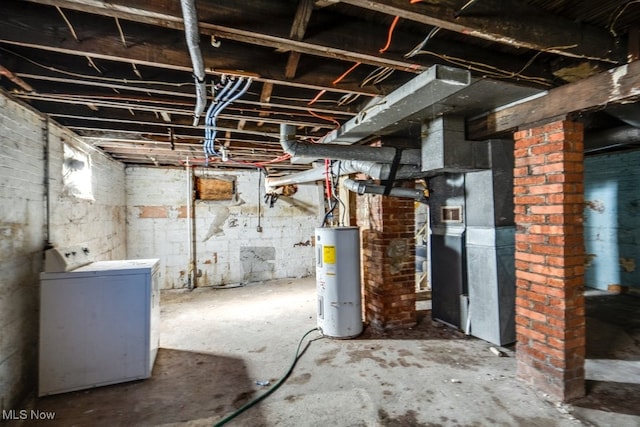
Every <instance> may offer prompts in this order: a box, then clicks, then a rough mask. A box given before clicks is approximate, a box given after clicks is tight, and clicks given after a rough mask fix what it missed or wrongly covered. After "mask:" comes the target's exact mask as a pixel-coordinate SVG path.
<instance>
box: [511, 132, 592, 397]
mask: <svg viewBox="0 0 640 427" xmlns="http://www.w3.org/2000/svg"><path fill="white" fill-rule="evenodd" d="M514 138H515V169H514V195H515V196H514V202H515V222H516V253H515V267H516V338H517V347H516V358H517V375H518V377H519V378H520V379H522V380H524V381H526V382H528V383H530V384H532V385H533V386H535V387H536V388H538V389H540V390H543V391H545V392H547V393H549V394H551V395H553V396H554V397H556V398H558V399H561V400H565V401H567V400H571V399H573V398H577V397H581V396H583V395H584V392H585V389H584V385H585V384H584V357H585V345H586V343H585V311H584V293H583V288H584V259H585V249H584V236H583V224H582V212H583V209H584V183H583V181H584V179H583V171H584V164H583V129H582V125H581V124H579V123H573V122H569V121H558V122H554V123H551V124H548V125H545V126H540V127H537V128H534V129H529V130H525V131H520V132H517V133H516V134H515V136H514Z"/></svg>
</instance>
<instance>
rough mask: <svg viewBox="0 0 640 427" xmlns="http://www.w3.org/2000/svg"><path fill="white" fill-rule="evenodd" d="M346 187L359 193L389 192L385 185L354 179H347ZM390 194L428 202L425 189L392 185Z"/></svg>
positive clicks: (344, 183) (345, 181)
mask: <svg viewBox="0 0 640 427" xmlns="http://www.w3.org/2000/svg"><path fill="white" fill-rule="evenodd" d="M342 184H343V185H344V186H345V188H346V189H347V190H349V191H353V192H354V193H357V194H360V195H362V194H385V193H387V188H386V187H385V186H384V185H377V184H373V183H369V182H364V181H356V180H353V179H345V180H344V182H343V183H342ZM387 195H388V196H391V197H404V198H410V199H415V200H417V201H419V202H422V203H426V202H427V198H426V197H425V195H424V191H423V190H419V189H416V188H404V187H392V188H391V189H389V191H388V193H387Z"/></svg>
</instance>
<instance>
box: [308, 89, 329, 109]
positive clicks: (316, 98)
mask: <svg viewBox="0 0 640 427" xmlns="http://www.w3.org/2000/svg"><path fill="white" fill-rule="evenodd" d="M326 92H327V90H326V89H322V90H321V91H320V92H318V94H317V95H316V96H314V97H313V99H312V100H311V101H309V102H308V103H307V105H313V104H315V103H316V101H318V99H320V97H321V96H322V95H324V94H325V93H326Z"/></svg>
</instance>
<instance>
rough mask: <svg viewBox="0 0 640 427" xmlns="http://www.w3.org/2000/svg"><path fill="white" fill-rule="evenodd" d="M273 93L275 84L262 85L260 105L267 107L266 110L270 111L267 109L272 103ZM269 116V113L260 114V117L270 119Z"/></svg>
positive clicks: (262, 112)
mask: <svg viewBox="0 0 640 427" xmlns="http://www.w3.org/2000/svg"><path fill="white" fill-rule="evenodd" d="M272 92H273V84H272V83H265V84H263V85H262V92H260V103H261V104H263V105H265V107H264V108H265V110H268V109H269V107H267V105H269V103H270V102H271V93H272ZM268 116H269V112H268V111H261V112H260V117H268Z"/></svg>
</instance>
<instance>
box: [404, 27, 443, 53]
mask: <svg viewBox="0 0 640 427" xmlns="http://www.w3.org/2000/svg"><path fill="white" fill-rule="evenodd" d="M440 30H441V28H440V27H433V28H432V29H431V31H429V34H427V37H425V38H424V40H422V41H421V42H420V43H418V44H417V45H416V47H414V48H413V49H411V50H410V51H409V52H407V53H405V54H404V57H405V58H413V57H414V56H416V55H417V54H418V53H420V51H421V50H422V48H424V47H425V45H426V44H427V42H428V41H429V40H431V38H432V37H433V36H435V35H436V34H437V33H438V31H440Z"/></svg>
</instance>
